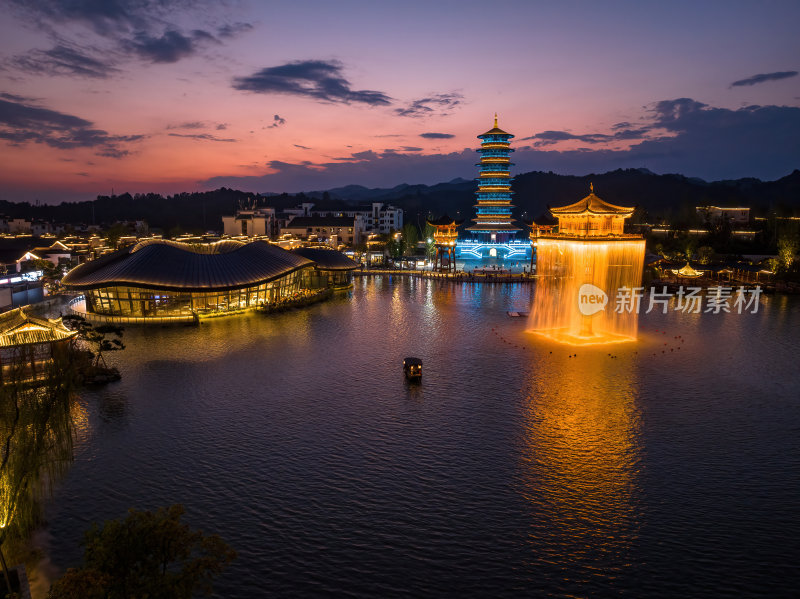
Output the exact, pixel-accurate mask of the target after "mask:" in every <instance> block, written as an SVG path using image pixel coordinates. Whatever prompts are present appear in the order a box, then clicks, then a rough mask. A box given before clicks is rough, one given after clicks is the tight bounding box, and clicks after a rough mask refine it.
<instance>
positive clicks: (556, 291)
mask: <svg viewBox="0 0 800 599" xmlns="http://www.w3.org/2000/svg"><path fill="white" fill-rule="evenodd" d="M644 245H645V242H644V240H643V239H636V240H633V239H604V240H591V239H586V240H579V239H559V238H558V237H557V236H553V237H540V238H539V240H538V246H537V272H538V273H539V277H538V279H537V282H536V290H535V296H534V304H533V309H532V310H531V319H530V330H532V331H534V332H536V333H538V334H541V335H544V336H546V337H549V338H550V339H553V340H555V341H559V342H561V343H569V344H571V345H594V344H600V343H617V342H622V341H634V340H636V331H637V327H638V310H631V311H627V310H623V311H620V312H618V311H617V310H616V307H617V304H616V302H617V294H618V291H619V290H620V289H623V288H628V289H633V288H637V287H639V286H640V285H641V281H642V268H643V264H644ZM585 284H590V285H594V286H596V287H597V288H598V289H600V290H602V291H603V292H604V293H605V294H606V296H607V304H606V305H605V308H604V309H603V310H601V311H599V312H597V313H596V314H594V315H591V316H586V315H584V314H582V313H581V311H580V310H579V303H578V302H579V299H580V294H579V290H580V288H581V286H582V285H585Z"/></svg>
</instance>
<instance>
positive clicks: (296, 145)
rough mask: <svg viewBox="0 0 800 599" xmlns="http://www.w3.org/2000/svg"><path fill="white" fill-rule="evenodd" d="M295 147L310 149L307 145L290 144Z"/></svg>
mask: <svg viewBox="0 0 800 599" xmlns="http://www.w3.org/2000/svg"><path fill="white" fill-rule="evenodd" d="M292 145H293V146H294V147H295V148H300V149H301V150H310V149H311V148H309V147H308V146H301V145H300V144H292Z"/></svg>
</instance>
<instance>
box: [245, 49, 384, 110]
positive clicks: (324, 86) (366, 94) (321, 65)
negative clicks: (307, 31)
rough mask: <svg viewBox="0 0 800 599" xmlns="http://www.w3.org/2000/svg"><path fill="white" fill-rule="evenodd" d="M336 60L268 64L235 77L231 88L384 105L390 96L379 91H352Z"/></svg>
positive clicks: (332, 100) (325, 100) (326, 100)
mask: <svg viewBox="0 0 800 599" xmlns="http://www.w3.org/2000/svg"><path fill="white" fill-rule="evenodd" d="M342 70H343V66H342V64H341V63H339V62H336V61H324V60H305V61H297V62H290V63H286V64H283V65H280V66H276V67H267V68H265V69H261V70H260V71H258V72H257V73H254V74H252V75H250V76H249V77H236V78H235V79H234V80H233V88H234V89H238V90H242V91H250V92H256V93H262V94H291V95H296V96H305V97H309V98H314V99H317V100H321V101H323V102H341V103H345V104H349V103H350V102H359V103H362V104H369V105H371V106H387V105H389V104H391V98H390V97H389V96H387V95H386V94H384V93H383V92H379V91H372V90H354V89H352V88H351V86H350V82H349V81H348V80H347V79H345V78H344V77H343V76H342Z"/></svg>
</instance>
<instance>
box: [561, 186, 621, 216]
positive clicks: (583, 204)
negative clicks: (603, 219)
mask: <svg viewBox="0 0 800 599" xmlns="http://www.w3.org/2000/svg"><path fill="white" fill-rule="evenodd" d="M633 210H634V209H633V208H628V207H625V206H615V205H614V204H609V203H608V202H606V201H605V200H601V199H600V198H598V197H597V196H596V195H594V192H592V193H590V194H589V195H588V196H586V197H585V198H583V199H582V200H580V201H578V202H575V203H574V204H570V205H568V206H561V207H559V208H550V212H552V213H553V215H554V216H556V215H559V214H584V213H586V212H591V213H592V214H627V215H630V214H633Z"/></svg>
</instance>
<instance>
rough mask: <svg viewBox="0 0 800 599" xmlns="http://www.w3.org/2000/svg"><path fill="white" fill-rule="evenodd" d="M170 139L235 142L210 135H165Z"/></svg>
mask: <svg viewBox="0 0 800 599" xmlns="http://www.w3.org/2000/svg"><path fill="white" fill-rule="evenodd" d="M167 135H169V136H170V137H185V138H188V139H197V140H200V141H224V142H235V141H236V140H235V139H230V138H226V137H217V136H216V135H211V134H210V133H167Z"/></svg>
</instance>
